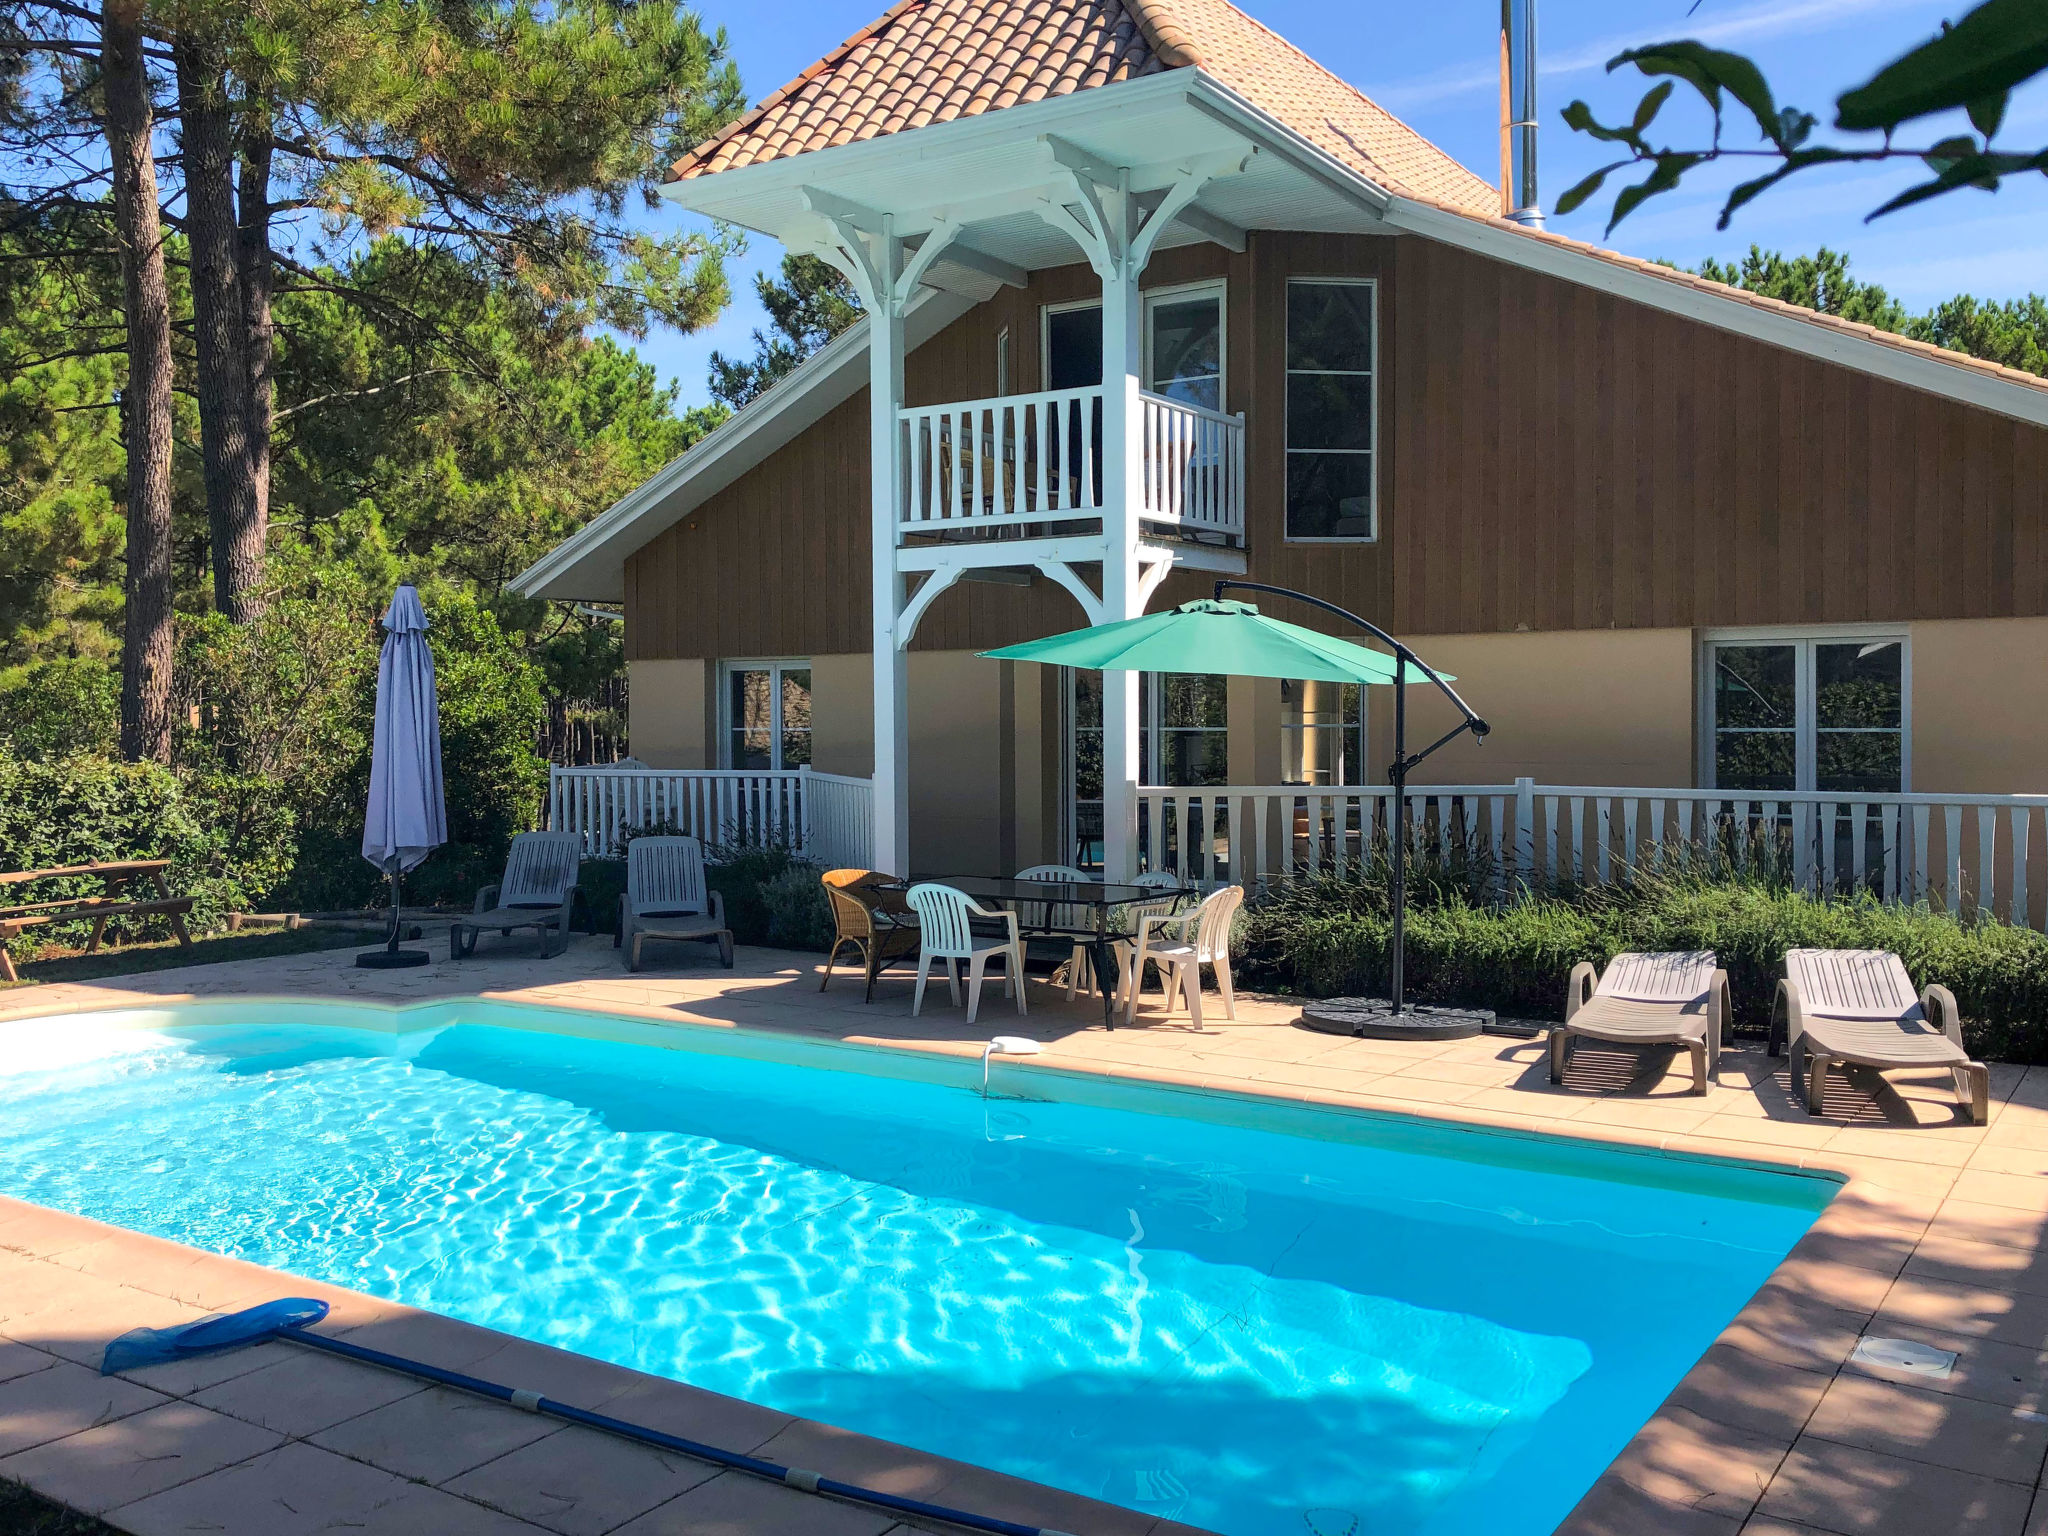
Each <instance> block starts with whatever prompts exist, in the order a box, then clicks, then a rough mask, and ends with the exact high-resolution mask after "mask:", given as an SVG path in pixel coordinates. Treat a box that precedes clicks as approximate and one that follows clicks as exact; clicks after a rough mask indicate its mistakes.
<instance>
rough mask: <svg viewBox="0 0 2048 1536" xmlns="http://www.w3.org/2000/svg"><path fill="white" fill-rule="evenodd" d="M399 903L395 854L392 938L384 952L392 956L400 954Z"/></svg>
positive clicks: (396, 857) (393, 858)
mask: <svg viewBox="0 0 2048 1536" xmlns="http://www.w3.org/2000/svg"><path fill="white" fill-rule="evenodd" d="M398 903H399V885H398V856H397V855H396V854H394V855H392V858H391V938H390V940H389V941H388V942H387V943H386V944H385V945H384V952H385V953H386V954H390V955H395V954H397V953H398Z"/></svg>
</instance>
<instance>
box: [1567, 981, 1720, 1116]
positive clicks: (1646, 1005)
mask: <svg viewBox="0 0 2048 1536" xmlns="http://www.w3.org/2000/svg"><path fill="white" fill-rule="evenodd" d="M1727 1027H1728V973H1727V972H1726V971H1723V970H1722V969H1721V968H1720V966H1719V964H1718V962H1717V961H1716V960H1715V958H1714V955H1713V952H1712V951H1711V950H1704V949H1701V950H1680V951H1675V952H1673V953H1669V954H1655V955H1651V954H1625V955H1616V956H1615V957H1614V958H1613V959H1612V960H1611V961H1609V962H1608V965H1607V970H1606V972H1605V973H1604V974H1600V975H1599V976H1598V978H1597V981H1596V977H1595V972H1594V970H1593V967H1592V966H1591V965H1590V964H1588V963H1587V962H1585V961H1583V960H1582V961H1580V962H1579V963H1578V964H1577V965H1575V966H1573V967H1572V974H1571V980H1570V981H1569V982H1567V983H1566V992H1565V1000H1564V1022H1563V1023H1562V1024H1560V1025H1558V1026H1556V1027H1555V1028H1554V1029H1552V1030H1551V1031H1550V1041H1549V1044H1550V1080H1551V1081H1552V1082H1553V1083H1561V1082H1563V1081H1564V1069H1565V1063H1566V1061H1567V1060H1568V1059H1569V1058H1570V1055H1571V1047H1572V1042H1573V1040H1575V1039H1576V1038H1578V1037H1580V1036H1583V1037H1585V1038H1587V1039H1589V1040H1604V1041H1606V1042H1608V1043H1609V1044H1611V1045H1682V1046H1684V1047H1685V1048H1686V1050H1687V1052H1689V1053H1690V1054H1691V1056H1692V1080H1693V1088H1692V1091H1693V1092H1694V1093H1698V1094H1704V1093H1705V1092H1706V1091H1707V1085H1708V1084H1709V1083H1710V1082H1713V1081H1715V1080H1718V1078H1719V1077H1720V1073H1721V1035H1722V1032H1723V1031H1724V1030H1726V1029H1727Z"/></svg>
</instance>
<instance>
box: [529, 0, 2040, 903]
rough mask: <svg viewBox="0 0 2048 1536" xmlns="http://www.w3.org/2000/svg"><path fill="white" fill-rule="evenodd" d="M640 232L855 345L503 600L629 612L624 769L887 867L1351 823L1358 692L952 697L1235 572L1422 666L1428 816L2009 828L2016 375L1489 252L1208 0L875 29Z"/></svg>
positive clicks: (1420, 156) (783, 94)
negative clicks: (1775, 813)
mask: <svg viewBox="0 0 2048 1536" xmlns="http://www.w3.org/2000/svg"><path fill="white" fill-rule="evenodd" d="M667 194H668V196H670V197H671V198H672V199H673V200H674V201H675V202H676V203H678V204H680V205H681V206H683V207H685V208H689V209H693V210H696V211H698V212H700V213H703V214H707V215H710V216H713V217H716V218H720V219H725V220H730V221H732V222H733V223H735V224H738V225H741V226H744V227H745V228H747V229H751V230H756V231H760V232H761V233H763V234H766V235H769V236H772V237H774V238H775V239H777V240H779V241H781V242H782V243H783V244H784V245H786V246H787V247H788V248H790V249H792V250H797V251H810V252H815V253H817V254H818V255H820V256H822V257H824V258H825V259H827V260H829V261H831V262H833V263H834V264H835V265H836V266H837V267H839V268H840V269H841V270H842V271H844V272H845V273H846V274H847V275H848V276H849V278H850V279H851V280H852V282H853V283H854V285H855V287H856V289H857V290H858V292H859V294H860V297H861V300H862V303H863V304H864V305H865V307H866V310H867V317H868V318H867V319H866V320H865V321H864V322H863V323H861V324H859V325H857V326H855V327H854V328H853V329H852V330H851V331H849V332H847V333H846V334H844V335H843V336H841V337H840V338H839V339H838V340H836V341H835V342H833V343H832V344H831V345H829V346H827V347H826V348H825V349H823V350H822V351H821V352H820V353H818V354H817V355H816V356H814V357H813V358H811V359H810V360H809V361H808V362H807V363H806V364H805V365H804V366H803V367H802V368H801V369H799V370H798V371H797V372H796V373H795V374H793V375H792V376H791V377H789V378H788V379H786V380H785V381H784V382H782V383H781V384H779V385H777V386H776V387H775V388H773V389H772V390H770V391H769V392H767V393H766V394H765V395H764V396H763V397H761V398H760V399H759V400H757V401H755V402H754V403H753V404H751V405H749V406H748V407H747V408H746V409H745V410H743V411H741V412H739V413H738V414H737V415H735V416H734V417H733V418H732V419H731V420H730V421H728V422H727V423H726V424H725V425H723V426H722V427H720V428H719V429H718V430H717V431H716V432H715V433H713V434H712V435H711V436H710V437H709V438H707V439H706V440H705V441H704V442H702V443H700V444H699V445H698V446H696V447H695V448H693V449H691V450H690V451H689V452H688V453H686V454H684V455H683V456H682V457H681V458H679V459H677V460H676V461H675V462H674V463H672V464H670V465H669V466H668V467H667V468H665V469H664V470H663V471H662V472H661V473H660V474H658V475H656V476H654V477H653V478H652V479H650V480H649V481H648V482H647V483H646V484H645V485H643V486H642V487H640V488H639V489H638V490H637V491H635V492H634V493H633V494H632V495H630V496H628V497H627V498H625V499H624V500H623V501H621V502H620V503H619V504H618V505H616V506H614V507H613V508H611V509H610V510H609V511H607V512H606V513H605V514H603V515H602V516H601V517H599V518H597V519H596V520H595V521H594V522H592V523H591V524H590V525H589V526H588V527H586V528H584V529H583V530H582V531H581V532H579V533H578V534H576V535H575V536H574V537H573V538H571V539H569V540H567V541H566V542H565V543H563V544H562V545H561V546H560V547H559V548H557V549H555V550H554V551H553V552H551V553H550V554H549V555H548V556H547V557H546V558H545V559H544V560H542V561H541V562H540V563H538V564H537V565H536V566H535V567H534V568H533V569H532V570H531V571H529V572H527V573H526V574H525V575H524V576H523V577H522V578H521V579H520V583H519V585H520V587H521V589H522V590H523V591H525V592H527V593H529V594H531V595H535V596H541V597H550V598H560V599H578V600H587V601H598V602H613V603H621V602H622V603H623V605H624V615H625V617H624V622H625V636H626V647H627V655H628V657H629V667H630V671H631V741H632V749H633V752H634V754H635V755H636V757H638V758H639V759H641V760H642V761H644V762H646V763H649V764H653V765H657V766H662V767H673V768H706V769H708V768H718V767H721V766H723V767H732V768H750V767H751V768H786V767H795V766H798V765H801V764H809V765H811V766H812V767H813V768H814V769H816V770H821V771H827V772H832V773H836V774H845V775H851V776H854V777H857V778H861V779H871V780H872V782H873V785H874V790H873V811H872V816H873V830H874V841H873V845H872V846H873V854H872V857H873V859H874V861H875V862H876V863H877V864H878V865H880V866H884V867H892V868H896V869H916V870H938V869H944V868H960V869H981V870H998V869H1007V868H1014V867H1016V866H1018V865H1022V864H1027V863H1031V862H1035V861H1038V860H1042V859H1046V860H1059V861H1063V862H1068V861H1074V860H1076V859H1079V860H1082V861H1085V862H1094V861H1098V860H1099V861H1101V862H1102V863H1104V864H1105V865H1106V866H1107V867H1110V868H1113V869H1127V868H1130V867H1131V866H1132V865H1134V864H1135V863H1137V862H1139V861H1140V860H1142V859H1143V858H1144V857H1146V849H1145V847H1144V846H1143V834H1142V833H1141V832H1140V831H1139V829H1138V826H1137V821H1136V811H1135V809H1134V801H1135V800H1136V799H1137V798H1138V797H1139V796H1140V795H1141V793H1143V792H1145V791H1143V790H1142V789H1141V787H1142V786H1181V787H1188V786H1230V785H1235V786H1281V785H1302V786H1332V785H1335V786H1341V785H1345V784H1362V783H1369V782H1376V781H1378V780H1380V779H1381V778H1382V777H1383V774H1384V767H1385V758H1386V752H1387V742H1388V738H1389V733H1388V730H1387V723H1386V718H1385V706H1384V701H1383V700H1382V699H1380V698H1379V697H1377V695H1378V694H1380V693H1383V692H1384V690H1369V693H1370V694H1372V695H1373V696H1372V697H1367V698H1363V699H1361V698H1360V696H1359V692H1358V690H1356V689H1345V688H1339V687H1335V686H1331V685H1322V684H1308V683H1287V682H1280V681H1273V680H1253V679H1241V678H1230V679H1225V678H1208V677H1199V676H1194V677H1176V676H1145V677H1141V676H1138V675H1135V674H1107V675H1106V676H1105V675H1095V674H1073V675H1070V674H1066V673H1063V672H1059V671H1055V670H1053V669H1046V668H1039V667H1034V666H1030V665H1027V664H1014V663H1005V662H997V661H991V660H984V659H982V658H980V657H979V656H978V655H977V653H978V652H980V651H983V650H986V649H989V648H991V647H994V646H1000V645H1005V644H1009V643H1012V642H1015V641H1019V640H1024V639H1028V638H1032V637H1035V636H1041V635H1046V634H1050V633H1054V632H1057V631H1061V630H1065V629H1071V628H1074V627H1077V626H1079V625H1081V624H1084V623H1088V622H1101V621H1106V620H1112V619H1118V618H1125V617H1130V616H1135V615H1137V614H1140V613H1143V612H1145V611H1148V610H1156V609H1158V608H1160V607H1163V606H1166V605H1170V604H1172V603H1176V602H1180V601H1184V600H1186V599H1187V598H1190V597H1196V596H1204V595H1207V592H1208V590H1209V587H1210V585H1211V583H1212V582H1213V581H1214V580H1215V579H1216V577H1217V576H1218V575H1228V574H1244V575H1247V576H1249V577H1250V578H1251V579H1255V580H1259V581H1266V582H1274V583H1278V584H1282V585H1286V586H1291V587H1296V588H1301V589H1305V590H1308V591H1311V592H1314V593H1317V594H1320V595H1322V596H1325V597H1327V598H1329V599H1330V600H1332V601H1335V602H1338V603H1340V604H1343V605H1345V606H1347V607H1350V608H1352V609H1354V610H1356V611H1358V612H1361V613H1363V614H1365V615H1366V616H1367V617H1369V618H1371V619H1373V620H1374V621H1375V622H1377V623H1379V624H1381V625H1383V626H1384V627H1386V628H1387V629H1389V630H1391V631H1393V632H1395V633H1397V634H1399V635H1401V636H1402V637H1403V638H1405V639H1407V640H1408V641H1409V642H1410V643H1411V644H1412V645H1413V646H1414V647H1415V648H1416V650H1417V651H1418V652H1419V653H1420V654H1422V655H1423V656H1424V657H1425V658H1427V659H1429V660H1430V661H1432V662H1433V663H1435V664H1436V665H1438V666H1440V667H1442V668H1444V669H1446V670H1448V671H1451V672H1454V673H1455V674H1457V675H1458V677H1459V678H1460V680H1461V681H1460V687H1461V690H1462V691H1463V692H1464V693H1465V695H1466V697H1467V698H1469V699H1470V700H1471V701H1472V702H1473V704H1474V706H1475V707H1476V708H1477V709H1479V710H1480V711H1481V712H1482V713H1483V714H1485V715H1486V716H1487V718H1488V719H1489V720H1490V721H1491V722H1492V724H1493V726H1494V731H1493V735H1492V737H1491V738H1490V739H1489V740H1488V741H1487V742H1486V743H1485V744H1484V745H1483V746H1482V745H1476V744H1473V743H1471V742H1470V741H1469V740H1468V741H1465V742H1461V743H1460V744H1458V745H1457V746H1455V747H1454V748H1451V749H1448V750H1446V751H1445V752H1444V753H1442V754H1441V755H1440V756H1439V757H1437V758H1434V759H1432V760H1431V761H1430V763H1429V764H1428V768H1427V775H1431V776H1434V777H1435V778H1436V779H1437V780H1439V781H1444V782H1477V783H1490V784H1499V783H1507V782H1510V781H1512V780H1514V779H1516V778H1517V777H1520V776H1524V775H1526V776H1530V777H1533V778H1536V779H1540V780H1543V781H1546V782H1549V783H1556V784H1576V785H1594V786H1616V785H1619V786H1660V787H1665V788H1676V789H1685V788H1714V787H1721V788H1739V789H1755V790H1758V791H1771V790H1777V791H1785V792H1794V791H1801V790H1818V791H1829V792H1840V793H1842V794H1844V795H1849V794H1852V793H1853V794H1864V795H1880V794H1885V793H1896V792H1899V791H1907V790H1939V791H1944V792H1966V791H1984V792H2013V791H2034V792H2038V791H2043V790H2048V550H2044V543H2043V539H2044V532H2043V530H2044V497H2048V486H2044V478H2043V473H2044V470H2048V384H2044V382H2043V381H2042V380H2041V379H2038V378H2035V377H2033V376H2031V375H2026V374H2021V373H2016V372H2013V371H2010V370H2006V369H2002V368H1998V367H1995V366H1992V365H1989V364H1985V363H1982V362H1978V361H1975V360H1972V359H1969V358H1966V357H1963V356H1960V355H1958V354H1954V353H1949V352H1944V351H1940V350H1937V349H1935V348H1932V347H1928V346H1925V345H1921V344H1919V343H1916V342H1912V341H1908V340H1905V339H1903V338H1900V337H1897V336H1892V335H1888V334H1884V333H1881V332H1878V331H1875V330H1871V329H1869V328H1866V327H1862V326H1858V325H1854V324H1849V323H1846V322H1843V321H1840V320H1837V319H1833V318H1830V317H1826V316H1822V315H1817V314H1813V313H1810V312H1808V311H1805V310H1802V309H1798V308H1795V307H1792V306H1788V305H1785V304H1781V303H1777V302H1774V301H1771V300H1767V299H1762V298H1759V297H1756V296H1754V295H1751V294H1748V293H1743V292H1740V291H1737V290H1733V289H1730V288H1726V287H1722V286H1720V285H1717V284H1714V283H1709V282H1705V281H1702V280H1699V279H1696V278H1693V277H1690V276H1687V275H1685V274H1681V273H1678V272H1674V271H1670V270H1667V269H1664V268H1660V267H1658V266H1655V265H1652V264H1650V263H1647V262H1643V261H1638V260H1634V259H1631V258H1628V257H1623V256H1619V255H1616V254H1614V253H1611V252H1608V251H1603V250H1598V249H1594V248H1592V247H1589V246H1587V245H1584V244H1581V243H1578V242H1576V241H1572V240H1567V239H1563V238H1560V237H1558V236H1556V235H1553V234H1549V233H1545V232H1543V231H1542V230H1540V229H1535V228H1529V227H1525V226H1524V225H1523V224H1521V223H1518V222H1516V221H1514V220H1511V219H1509V218H1506V217H1504V216H1503V211H1502V210H1503V202H1502V194H1501V191H1500V189H1499V188H1497V187H1496V186H1494V185H1493V184H1492V183H1490V182H1489V181H1487V180H1486V179H1485V178H1483V177H1481V176H1478V175H1476V174H1474V173H1472V172H1470V171H1468V170H1467V169H1465V168H1464V167H1463V166H1460V165H1459V164H1457V163H1456V162H1454V161H1453V160H1451V159H1450V158H1449V157H1448V156H1447V155H1445V154H1444V153H1443V152H1441V151H1440V150H1438V149H1437V148H1436V147H1434V146H1433V145H1431V144H1430V143H1428V142H1427V141H1425V140H1424V139H1423V138H1421V137H1420V136H1419V135H1418V134H1416V133H1415V132H1413V131H1412V130H1410V129H1409V128H1407V127H1405V126H1404V125H1403V124H1402V123H1400V122H1399V121H1397V120H1396V119H1395V118H1393V117H1392V116H1390V115H1389V114H1388V113H1386V112H1385V111H1383V110H1381V109H1380V108H1379V107H1377V106H1376V105H1374V104H1373V102H1371V101H1370V100H1368V99H1367V98H1366V97H1365V96H1363V95H1361V94H1360V93H1359V92H1358V91H1356V90H1354V89H1353V88H1352V87H1351V86H1349V85H1347V84H1346V83H1345V82H1344V81H1342V80H1340V79H1338V78H1337V77H1336V76H1334V75H1332V74H1331V73H1329V72H1328V71H1327V70H1325V69H1323V68H1322V67H1321V66H1319V65H1318V64H1317V63H1316V62H1315V61H1314V60H1313V59H1310V58H1309V57H1307V56H1306V55H1305V54H1303V53H1301V52H1300V51H1299V50H1297V49H1295V48H1294V47H1292V46H1291V45H1289V44H1288V43H1287V42H1285V41H1284V40H1282V39H1281V38H1279V37H1278V36H1276V35H1274V34H1273V33H1272V32H1270V31H1268V30H1267V29H1266V28H1264V27H1262V26H1260V25H1259V24H1258V23H1257V22H1255V21H1253V20H1251V19H1250V18H1249V17H1247V16H1245V15H1244V14H1243V13H1242V12H1240V11H1238V10H1237V9H1235V8H1234V7H1233V6H1231V5H1230V4H1228V3H1227V0H1028V3H1027V0H904V3H902V4H899V5H897V6H896V7H895V8H894V9H893V10H891V11H890V12H889V13H888V14H887V15H885V16H883V17H882V18H881V19H880V20H878V21H876V22H875V23H874V24H873V25H872V26H870V27H867V28H866V29H864V30H863V31H861V32H859V33H857V34H856V35H855V36H853V37H851V38H849V39H848V40H847V41H846V42H844V43H843V44H841V45H840V46H839V47H838V48H836V49H834V50H833V51H832V52H830V53H829V54H827V55H826V56H825V57H824V58H822V59H820V60H819V61H818V63H816V64H815V65H813V66H812V67H811V68H810V69H808V70H806V71H805V72H804V73H803V74H802V75H800V76H799V77H798V78H797V79H795V80H793V81H791V82H790V83H789V84H788V85H787V86H785V87H784V88H783V89H781V90H779V91H777V92H776V93H775V94H774V95H772V96H770V97H768V98H767V99H766V100H765V101H763V102H761V103H760V105H759V106H757V107H755V108H754V109H753V110H752V111H750V112H749V113H747V114H746V115H745V116H744V117H742V118H741V119H740V120H739V121H737V122H735V123H734V124H733V125H732V126H731V127H730V128H729V129H728V130H727V131H726V132H724V133H723V134H721V135H720V136H718V137H717V138H715V139H713V140H711V141H710V142H708V143H706V144H704V145H702V146H701V147H700V148H698V149H697V150H696V151H694V152H693V153H692V154H690V155H689V156H688V157H687V158H685V159H684V160H683V161H681V162H680V163H679V164H677V166H676V167H675V169H674V173H673V179H672V181H671V182H670V184H669V185H668V187H667ZM1269 607H1270V608H1271V611H1273V612H1275V613H1276V614H1279V616H1281V617H1286V618H1290V619H1294V620H1296V621H1297V622H1305V623H1311V624H1320V623H1323V622H1324V621H1323V620H1322V619H1319V618H1318V617H1316V616H1315V615H1314V614H1312V613H1310V612H1308V611H1306V610H1302V611H1297V612H1293V613H1286V612H1282V611H1281V605H1269ZM1417 708H1418V710H1420V711H1421V712H1422V713H1423V715H1424V719H1423V721H1422V724H1421V726H1420V727H1418V729H1419V730H1421V729H1426V728H1427V726H1428V725H1429V724H1430V723H1432V722H1433V721H1434V720H1435V718H1436V716H1435V715H1434V714H1432V713H1430V706H1429V705H1428V704H1427V703H1426V702H1425V701H1423V700H1422V699H1421V698H1420V697H1419V696H1418V698H1417ZM1425 739H1426V738H1425ZM1909 830H1910V829H1909ZM2001 835H2003V834H2001ZM1923 836H1924V829H1923ZM1935 836H1936V838H1937V840H1938V839H1939V837H1940V825H1939V817H1938V816H1937V818H1936V827H1935ZM2033 836H2035V834H2034V833H2033V832H2032V831H2031V830H2029V829H2028V828H2022V837H2023V839H2024V838H2027V837H2033ZM1987 846H1988V845H1987Z"/></svg>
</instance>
